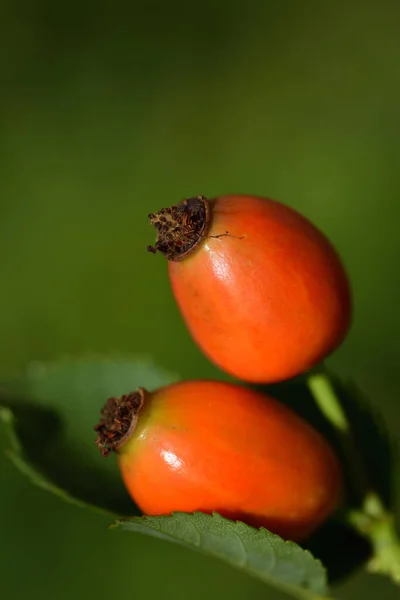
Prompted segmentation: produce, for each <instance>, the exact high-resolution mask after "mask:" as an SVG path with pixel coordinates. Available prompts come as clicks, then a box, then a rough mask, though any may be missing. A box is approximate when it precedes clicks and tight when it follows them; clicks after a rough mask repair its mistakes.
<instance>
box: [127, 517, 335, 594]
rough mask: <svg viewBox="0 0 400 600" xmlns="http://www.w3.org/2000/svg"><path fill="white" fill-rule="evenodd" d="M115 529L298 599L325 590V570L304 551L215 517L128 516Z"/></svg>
mask: <svg viewBox="0 0 400 600" xmlns="http://www.w3.org/2000/svg"><path fill="white" fill-rule="evenodd" d="M116 526H117V527H120V528H122V529H123V530H125V531H131V532H135V533H145V534H150V535H153V536H155V537H158V538H162V539H165V540H168V541H171V542H176V543H178V544H183V545H184V546H187V547H188V548H192V549H195V550H198V551H200V552H204V553H206V554H210V555H211V556H215V557H216V558H220V559H222V560H224V561H226V562H227V563H229V564H230V565H232V566H233V567H236V568H237V569H241V570H243V571H245V572H246V573H248V574H249V575H253V576H255V577H258V578H260V579H261V580H262V581H264V582H265V583H268V584H270V585H272V586H274V587H277V588H281V589H282V590H283V591H286V592H287V593H289V594H290V595H293V596H295V597H298V598H301V599H303V600H312V599H317V598H320V596H321V595H322V594H326V592H327V584H326V574H325V569H324V568H323V566H322V564H321V563H320V562H319V561H318V560H315V559H314V558H313V557H312V555H311V553H310V552H307V551H306V550H303V549H302V548H300V546H298V545H297V544H295V543H293V542H286V541H284V540H283V539H282V538H281V537H279V536H278V535H274V534H273V533H270V532H269V531H267V530H266V529H263V528H261V529H259V530H257V529H253V528H252V527H249V526H248V525H245V524H244V523H240V522H237V523H234V522H233V521H230V520H228V519H225V518H223V517H221V516H220V515H218V514H217V513H214V514H213V515H212V516H211V515H205V514H203V513H194V514H186V513H179V512H177V513H173V515H172V516H166V517H134V518H132V519H129V520H119V521H117V522H116Z"/></svg>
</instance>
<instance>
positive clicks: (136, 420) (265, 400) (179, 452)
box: [95, 380, 342, 541]
mask: <svg viewBox="0 0 400 600" xmlns="http://www.w3.org/2000/svg"><path fill="white" fill-rule="evenodd" d="M95 429H96V431H97V432H98V438H97V440H96V443H97V445H98V447H99V448H100V450H101V452H102V454H103V455H105V456H107V455H108V454H109V453H110V452H111V451H112V450H115V451H116V452H117V453H118V460H119V467H120V470H121V474H122V477H123V480H124V482H125V485H126V488H127V490H128V491H129V493H130V495H131V497H132V498H133V500H134V501H135V503H136V504H137V505H138V506H139V508H140V509H141V510H142V511H143V512H144V513H145V514H147V515H165V514H170V513H171V512H173V511H183V512H193V511H201V512H205V513H211V512H213V511H216V512H218V513H220V514H221V515H223V516H225V517H227V518H230V519H233V520H241V521H243V522H245V523H247V524H249V525H253V526H255V527H260V526H264V527H266V528H267V529H269V530H270V531H272V532H274V533H278V534H280V535H282V536H283V537H285V538H287V539H292V540H296V541H300V540H303V539H304V538H306V537H308V536H309V535H310V534H311V533H312V532H313V531H314V530H315V529H316V528H317V527H318V526H319V525H320V524H321V523H323V521H324V520H325V519H327V517H329V515H331V513H332V512H333V511H334V510H335V509H336V507H337V506H338V503H339V501H340V498H341V489H342V478H341V468H340V465H339V463H338V460H337V458H336V456H335V454H334V453H333V451H332V450H331V448H330V446H329V445H328V443H327V442H326V441H325V439H324V438H323V437H322V436H321V435H320V434H319V433H318V432H317V431H316V430H315V429H313V428H312V427H311V426H310V425H309V424H308V423H307V422H305V421H304V420H303V419H301V418H300V417H299V416H298V415H297V414H296V413H294V412H293V411H291V410H290V409H289V408H287V407H286V406H285V405H283V404H281V403H279V402H278V401H277V400H274V399H273V398H271V397H269V396H266V395H264V394H261V393H259V392H256V391H253V390H250V389H247V388H245V387H242V386H240V385H235V384H231V383H224V382H218V381H207V380H195V381H187V382H181V383H176V384H172V385H169V386H167V387H164V388H161V389H158V390H156V391H155V392H153V393H148V392H146V391H144V390H138V391H137V392H134V393H131V394H128V395H126V396H122V397H121V398H111V399H110V400H108V402H107V404H106V406H105V407H104V409H103V411H102V418H101V420H100V423H99V424H98V425H97V426H96V427H95Z"/></svg>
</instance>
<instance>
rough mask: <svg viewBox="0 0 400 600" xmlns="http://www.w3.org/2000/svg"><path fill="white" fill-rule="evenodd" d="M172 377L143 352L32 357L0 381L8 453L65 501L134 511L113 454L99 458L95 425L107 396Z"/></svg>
mask: <svg viewBox="0 0 400 600" xmlns="http://www.w3.org/2000/svg"><path fill="white" fill-rule="evenodd" d="M174 379H176V377H173V376H172V375H171V374H169V373H167V372H165V371H163V370H162V369H159V368H158V367H156V366H155V365H154V364H153V363H152V362H151V361H148V360H144V359H141V358H140V359H125V358H119V359H116V360H105V359H104V360H103V359H91V360H87V361H84V360H75V361H73V360H63V361H60V362H57V363H54V364H51V365H44V364H34V365H32V366H31V367H30V368H29V369H28V371H27V373H26V374H25V375H24V376H22V377H20V378H18V379H15V380H13V381H10V382H6V383H3V384H2V385H0V409H1V412H0V418H1V419H2V421H3V422H4V424H5V427H6V431H7V433H8V435H7V438H8V449H7V451H8V454H9V456H10V458H11V459H12V460H13V462H14V464H15V465H16V466H17V467H18V468H19V469H20V470H21V471H22V472H23V473H24V474H25V475H27V476H28V477H29V478H30V479H31V481H32V482H33V483H35V484H37V485H39V486H40V487H41V488H43V489H46V490H48V491H51V492H53V493H55V494H57V495H58V496H61V497H62V498H64V499H65V500H68V501H70V502H74V503H76V504H78V505H80V506H89V507H92V508H96V509H97V510H100V511H101V512H106V513H108V514H110V515H113V516H120V515H134V514H138V510H137V509H136V507H135V505H134V504H133V502H132V500H131V499H130V497H129V496H128V494H127V492H126V490H125V487H124V485H123V483H122V480H121V477H120V474H119V469H118V465H117V463H116V457H115V456H110V457H109V458H107V459H104V458H103V457H102V456H101V455H100V453H99V451H98V449H97V448H96V446H95V444H94V440H95V437H96V436H95V432H94V431H93V427H94V425H95V424H96V423H97V421H98V419H99V414H100V412H99V411H100V409H101V408H102V406H103V405H104V403H105V401H106V400H107V398H108V397H110V396H114V395H120V394H123V393H126V392H129V391H132V390H135V389H136V388H137V387H139V386H143V387H148V388H149V389H155V388H157V387H160V386H162V385H166V384H168V383H170V382H171V381H173V380H174Z"/></svg>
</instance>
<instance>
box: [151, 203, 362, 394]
mask: <svg viewBox="0 0 400 600" xmlns="http://www.w3.org/2000/svg"><path fill="white" fill-rule="evenodd" d="M149 219H150V221H151V223H152V224H153V225H154V226H155V227H156V229H157V241H156V244H155V246H154V247H153V246H149V247H148V250H149V251H151V252H157V251H159V252H161V253H162V254H164V256H165V257H166V258H167V259H168V271H169V277H170V281H171V286H172V291H173V294H174V296H175V299H176V301H177V304H178V306H179V309H180V311H181V313H182V316H183V319H184V321H185V323H186V325H187V327H188V329H189V331H190V333H191V335H192V337H193V338H194V340H195V341H196V343H197V344H198V345H199V347H200V348H201V349H202V351H203V352H204V354H205V355H206V356H208V357H209V359H210V360H211V361H213V362H214V363H215V364H216V365H218V366H219V367H220V368H221V369H223V370H224V371H226V372H227V373H229V374H231V375H233V376H235V377H238V378H240V379H242V380H245V381H250V382H264V383H269V382H278V381H282V380H285V379H289V378H291V377H294V376H296V375H298V374H300V373H303V372H305V371H307V370H309V369H311V368H312V367H313V366H315V365H316V364H317V363H318V362H320V361H321V360H322V359H324V358H325V357H326V356H328V355H329V354H330V353H331V352H333V351H334V350H335V349H336V348H337V347H338V346H339V345H340V344H341V343H342V342H343V340H344V339H345V337H346V334H347V332H348V330H349V327H350V322H351V313H352V302H351V291H350V286H349V281H348V278H347V275H346V272H345V269H344V267H343V264H342V262H341V260H340V258H339V256H338V254H337V252H336V251H335V249H334V247H333V246H332V244H331V243H330V242H329V240H328V239H327V238H326V237H325V236H324V235H323V234H322V233H321V232H320V231H319V230H318V229H317V228H316V227H315V226H314V225H313V224H312V223H311V222H310V221H308V220H307V219H306V218H305V217H303V216H302V215H300V214H299V213H298V212H297V211H295V210H294V209H292V208H289V207H288V206H285V205H284V204H282V203H279V202H276V201H274V200H270V199H268V198H261V197H258V196H246V195H227V196H220V197H218V198H215V199H213V200H207V199H206V198H204V197H203V196H197V197H195V198H190V199H189V200H184V201H183V202H181V203H179V204H177V205H176V206H172V207H170V208H167V209H163V210H161V211H159V212H158V213H153V214H151V215H149Z"/></svg>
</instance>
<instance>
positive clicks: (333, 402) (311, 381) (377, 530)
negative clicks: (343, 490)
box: [308, 374, 400, 585]
mask: <svg viewBox="0 0 400 600" xmlns="http://www.w3.org/2000/svg"><path fill="white" fill-rule="evenodd" d="M308 386H309V388H310V391H311V393H312V395H313V397H314V400H315V402H316V404H317V405H318V407H319V409H320V410H321V412H322V413H323V415H324V416H325V417H326V418H327V419H328V421H330V423H332V425H333V426H334V427H335V429H336V430H337V431H338V433H339V439H340V441H341V444H342V449H343V452H344V454H345V456H346V460H347V461H348V464H349V468H350V470H351V474H352V482H353V485H355V486H356V491H357V493H358V495H359V496H360V500H361V509H360V510H352V511H349V513H348V516H347V520H348V522H349V524H350V525H351V526H352V527H353V528H354V529H355V530H356V531H357V532H358V533H359V534H360V535H362V536H363V537H365V538H366V539H367V540H368V541H369V542H370V544H371V546H372V550H373V556H372V559H371V561H370V562H369V564H368V570H369V571H370V572H373V573H378V574H380V575H386V576H388V577H390V578H391V580H392V581H393V582H394V583H396V584H397V585H400V539H399V537H398V534H397V532H396V529H395V525H394V521H393V517H392V515H391V514H390V513H389V512H388V511H387V510H386V509H385V507H384V505H383V503H382V501H381V499H380V498H379V496H378V495H377V494H376V493H375V492H374V491H373V490H371V489H370V486H369V485H368V479H367V476H366V469H365V466H364V464H363V461H362V457H360V456H359V454H358V452H357V447H356V443H355V440H354V438H353V434H352V430H351V425H350V423H349V421H348V419H347V416H346V413H345V411H344V410H343V407H342V405H341V403H340V400H339V398H338V397H337V395H336V393H335V390H334V388H333V386H332V383H331V382H330V380H329V378H328V377H327V376H326V375H322V374H316V375H310V377H309V378H308Z"/></svg>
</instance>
